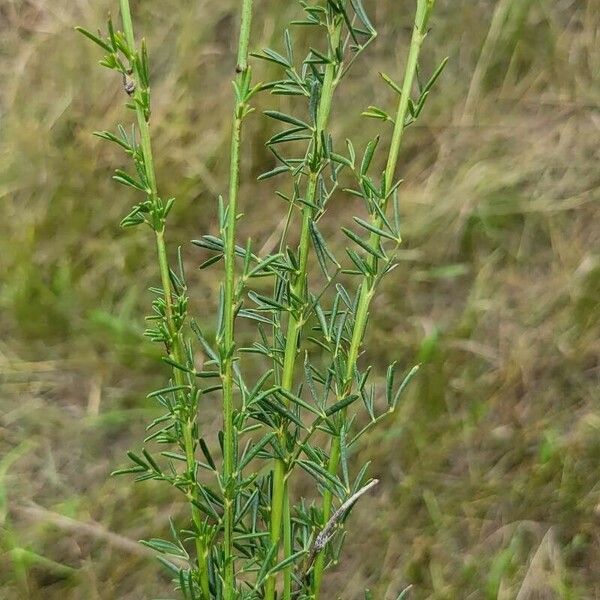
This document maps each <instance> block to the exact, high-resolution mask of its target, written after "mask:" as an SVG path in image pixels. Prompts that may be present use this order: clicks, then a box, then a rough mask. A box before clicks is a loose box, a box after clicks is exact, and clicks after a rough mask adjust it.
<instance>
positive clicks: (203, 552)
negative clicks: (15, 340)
mask: <svg viewBox="0 0 600 600" xmlns="http://www.w3.org/2000/svg"><path fill="white" fill-rule="evenodd" d="M120 6H121V18H122V22H123V29H124V33H125V37H126V40H127V44H128V46H129V47H130V48H131V49H134V48H135V36H134V32H133V22H132V19H131V10H130V7H129V0H120ZM134 69H135V70H136V72H135V76H136V79H137V82H138V84H139V82H140V81H141V78H140V74H139V72H137V63H135V64H134ZM136 93H139V90H137V91H136ZM135 111H136V116H137V121H138V127H139V130H140V142H141V148H142V154H143V157H144V166H145V171H146V177H147V179H148V183H149V185H150V199H151V201H152V204H153V205H156V203H157V202H158V190H157V185H156V173H155V170H154V160H153V156H152V144H151V140H150V127H149V125H148V122H147V120H146V116H145V115H144V111H143V109H142V108H141V106H140V105H139V104H137V103H136V107H135ZM155 235H156V250H157V254H158V262H159V269H160V279H161V284H162V289H163V295H164V300H165V320H166V325H167V329H168V331H169V337H170V343H169V345H168V353H169V356H170V357H171V358H172V359H173V360H174V361H175V362H177V363H178V364H184V362H185V351H184V344H183V340H182V337H181V333H180V331H179V330H178V328H177V326H176V324H175V319H174V310H173V290H172V286H171V276H170V269H169V260H168V256H167V247H166V243H165V237H164V223H162V225H161V227H160V228H159V229H156V230H155ZM173 378H174V380H175V382H176V384H177V385H178V386H184V385H185V383H186V382H185V377H184V374H183V372H182V371H181V370H180V369H176V368H173ZM182 398H183V399H184V401H185V396H182ZM195 418H196V416H195V414H187V418H186V422H185V423H184V441H183V445H184V449H185V454H186V466H187V469H188V473H189V475H190V479H191V482H192V483H191V486H190V489H189V490H188V491H187V496H188V498H189V500H190V506H191V513H192V520H193V522H194V525H195V527H196V528H197V529H198V534H200V532H201V525H202V517H201V514H200V511H199V510H198V508H197V507H196V505H195V503H194V501H195V500H196V499H197V490H196V459H195V456H194V450H195V442H194V439H193V429H194V423H195ZM196 553H197V556H196V561H197V565H198V573H199V578H200V587H201V589H202V594H203V595H204V597H205V598H206V600H208V599H209V597H210V590H209V583H208V570H207V564H206V560H207V557H208V551H207V547H206V540H205V539H204V537H203V536H201V535H198V536H197V537H196Z"/></svg>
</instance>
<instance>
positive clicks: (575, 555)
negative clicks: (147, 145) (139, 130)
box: [0, 0, 600, 600]
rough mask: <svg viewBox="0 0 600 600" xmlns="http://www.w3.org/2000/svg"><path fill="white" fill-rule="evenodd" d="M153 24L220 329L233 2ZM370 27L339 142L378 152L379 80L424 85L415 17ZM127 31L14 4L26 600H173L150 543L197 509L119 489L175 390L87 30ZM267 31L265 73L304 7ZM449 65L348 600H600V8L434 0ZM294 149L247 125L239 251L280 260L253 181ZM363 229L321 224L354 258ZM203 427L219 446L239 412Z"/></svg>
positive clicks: (396, 286) (271, 222)
mask: <svg viewBox="0 0 600 600" xmlns="http://www.w3.org/2000/svg"><path fill="white" fill-rule="evenodd" d="M133 4H134V7H135V9H136V21H137V30H138V33H141V32H142V31H143V32H144V34H145V35H146V36H147V38H148V43H149V48H150V54H151V64H152V80H153V93H154V106H153V128H154V146H155V155H156V161H157V168H158V179H159V182H160V187H161V188H162V190H163V191H164V194H165V195H169V196H171V195H172V196H176V197H177V199H178V201H177V204H176V208H175V209H174V211H173V213H172V219H171V228H170V241H171V242H172V244H182V245H183V248H184V253H185V257H186V262H187V264H188V265H189V268H188V271H189V278H190V287H191V290H192V309H193V312H194V314H195V315H196V316H197V317H198V319H199V320H200V321H201V322H204V321H205V320H206V322H207V323H210V322H212V320H210V314H211V311H212V310H213V308H214V304H215V292H216V289H217V285H218V283H219V277H220V270H219V268H218V266H217V267H215V268H213V269H211V270H208V271H203V272H202V273H200V272H199V271H198V269H197V268H195V267H196V266H197V265H199V264H200V262H201V258H202V257H201V256H200V254H199V252H198V250H197V249H195V248H194V247H193V246H191V245H190V244H189V240H191V239H192V238H197V237H199V236H200V235H202V234H204V233H209V232H213V233H214V231H215V198H216V196H217V195H218V194H219V193H223V192H225V191H226V185H227V169H228V164H227V160H226V157H227V156H228V144H229V116H230V111H231V102H232V101H231V85H230V81H231V79H232V70H233V65H234V58H233V57H234V49H235V38H236V23H237V3H236V2H235V1H234V0H162V1H161V2H150V1H146V2H134V3H133ZM365 6H366V7H367V8H368V9H370V14H371V16H372V20H373V22H374V23H375V25H376V27H377V29H378V31H379V34H380V35H379V38H378V40H377V42H376V44H375V45H374V46H373V47H372V49H371V51H370V52H368V53H366V54H365V55H364V56H363V58H362V59H361V60H360V62H359V63H358V64H357V65H356V68H354V69H353V71H352V73H351V76H350V77H349V78H348V79H347V80H346V81H345V83H344V84H343V86H342V87H341V88H340V89H339V92H338V96H337V100H336V108H335V111H334V115H333V126H332V127H333V131H334V133H335V135H336V137H337V138H339V139H343V138H344V137H347V136H350V137H352V138H353V140H354V141H355V143H356V144H357V145H363V144H364V143H365V142H366V140H367V139H368V137H369V136H370V135H373V134H374V132H375V130H376V128H377V127H378V125H377V123H373V122H368V121H367V120H365V119H364V118H363V117H361V116H360V113H361V111H362V110H364V109H365V108H366V106H367V105H369V104H376V105H380V106H385V107H390V106H392V97H391V95H390V94H389V93H388V88H387V87H386V86H385V85H384V84H383V83H382V82H381V80H380V79H379V77H378V75H377V72H378V71H385V72H387V73H389V74H392V75H394V76H396V77H397V78H399V77H400V74H401V72H402V67H403V64H404V60H405V57H406V51H407V45H408V38H409V34H410V25H411V19H412V16H413V12H414V2H412V1H410V0H365ZM109 10H112V11H113V13H114V14H116V13H117V2H116V1H112V2H111V1H109V0H93V1H92V0H53V1H50V0H0V80H1V81H2V85H1V89H0V197H1V198H2V203H1V205H0V274H1V281H2V284H1V287H0V329H1V331H2V335H1V341H0V598H2V599H25V598H44V599H53V598H61V599H63V600H67V599H84V598H85V599H107V600H108V599H113V598H119V599H132V600H133V599H142V598H156V597H173V596H174V594H173V592H171V584H170V582H169V580H168V578H167V576H166V575H165V573H164V572H162V571H161V568H160V567H159V566H158V564H157V563H156V562H155V560H154V559H153V557H152V556H151V555H149V554H147V553H146V552H145V551H144V550H143V548H141V547H140V546H138V545H137V544H136V543H135V542H136V540H138V539H140V538H143V537H145V536H153V535H161V534H163V533H164V532H165V531H166V530H167V528H168V516H169V515H170V514H175V515H177V514H184V510H185V507H183V506H182V505H181V504H180V503H179V498H178V497H176V496H175V495H174V494H172V493H171V490H170V489H168V487H163V486H161V485H154V484H151V483H144V484H133V482H132V481H131V480H127V479H119V480H117V481H115V480H113V479H110V478H109V476H108V475H109V473H110V471H111V470H112V469H114V468H116V467H118V466H120V465H122V464H123V463H124V462H125V461H124V454H125V451H126V450H127V449H129V448H130V447H137V446H139V444H140V440H141V439H142V437H143V432H144V426H145V423H147V422H148V421H149V420H151V419H152V418H153V417H155V416H156V415H157V414H158V413H157V408H156V406H154V405H153V404H151V402H150V401H148V400H146V399H145V394H146V393H147V391H148V390H150V389H154V387H156V386H159V385H160V382H161V381H163V380H164V378H165V376H166V373H163V372H162V371H161V369H160V368H159V367H158V366H157V362H156V360H157V354H156V352H157V349H156V348H154V347H153V346H152V345H151V344H150V343H149V342H147V341H145V340H144V338H143V337H142V332H143V329H144V321H143V315H144V314H146V311H147V310H148V304H149V302H150V294H149V292H148V291H147V288H148V287H149V286H150V285H153V284H155V282H156V278H157V273H156V267H155V260H154V248H153V245H152V243H151V239H150V237H149V232H148V231H145V230H144V229H141V228H138V229H135V230H129V231H125V232H124V231H122V230H119V228H118V221H119V219H120V218H121V217H122V216H124V215H125V214H126V213H127V212H128V210H129V207H130V205H131V200H132V197H131V196H130V195H129V193H128V191H127V190H126V189H125V188H122V187H117V186H116V184H114V183H113V182H112V181H111V174H112V171H113V169H114V168H117V167H121V166H122V165H123V162H124V157H123V156H122V155H121V154H120V153H119V152H118V151H115V150H114V149H113V148H111V147H110V145H109V144H105V143H102V142H100V141H99V140H97V139H96V138H94V137H92V135H91V132H92V131H94V130H98V129H114V127H115V125H116V123H118V122H124V123H129V122H130V121H131V116H132V115H131V114H129V113H128V112H127V111H125V109H124V108H123V101H124V95H123V91H122V82H121V81H119V79H118V77H117V76H115V75H114V74H113V73H111V72H108V71H105V70H102V69H100V68H99V67H98V66H97V60H98V59H99V55H98V52H97V51H96V48H94V47H92V45H91V44H89V43H87V42H86V41H85V40H84V39H83V38H82V37H81V36H79V35H77V34H76V33H75V32H74V31H73V27H74V26H75V25H83V26H85V27H87V28H89V29H91V30H95V29H96V28H97V27H98V26H103V23H104V21H105V18H106V14H107V12H108V11H109ZM256 12H257V17H256V19H255V26H254V32H253V49H255V50H258V49H260V48H261V47H263V46H266V45H269V46H271V47H273V48H276V49H277V48H281V33H282V27H283V24H284V23H285V22H286V21H287V20H289V19H291V18H294V17H296V16H297V15H298V14H299V8H298V5H297V4H296V3H295V2H283V3H282V2H279V3H274V2H270V1H267V0H257V7H256ZM445 56H449V57H450V61H449V65H448V68H447V70H446V72H445V74H444V75H443V77H442V79H441V81H440V83H439V86H438V87H437V89H436V91H435V92H434V93H433V94H432V96H431V99H430V101H429V103H428V105H427V106H426V109H425V111H424V116H423V118H422V120H421V121H420V123H419V124H418V126H415V127H413V128H411V129H409V130H408V131H407V135H406V138H405V139H406V144H405V145H404V148H403V151H402V156H401V176H402V177H403V178H404V179H405V183H404V185H403V188H402V189H403V192H402V206H403V215H404V230H403V231H404V239H405V241H406V245H405V251H404V253H403V255H402V261H401V264H400V266H399V268H398V269H396V270H395V271H394V272H393V273H392V274H391V275H390V276H389V277H388V279H387V280H386V282H385V284H384V286H383V289H382V290H381V293H380V295H379V297H378V299H377V301H376V316H375V318H374V319H373V321H372V327H371V331H370V334H369V341H368V360H370V361H372V362H373V363H374V366H375V369H376V371H377V372H378V374H379V376H380V377H383V376H384V375H385V368H386V365H387V364H388V363H389V362H391V361H393V360H398V361H399V362H400V364H401V365H402V366H403V367H410V366H411V365H412V364H414V363H416V362H421V363H422V364H423V368H422V369H421V372H420V375H419V377H418V379H417V381H416V382H415V383H414V384H413V385H412V388H411V390H410V392H409V393H408V394H407V395H406V397H405V399H404V402H403V404H402V406H401V407H400V410H399V411H398V413H397V414H396V415H395V416H394V417H393V419H391V420H389V421H387V422H385V424H384V426H383V427H381V428H379V429H378V430H376V431H374V432H373V433H372V434H371V436H370V437H369V438H368V439H367V440H366V441H365V442H364V443H363V445H362V447H361V448H360V450H359V451H358V452H359V454H360V459H364V460H366V458H367V457H370V458H372V459H373V463H372V473H373V475H375V476H378V477H380V478H381V480H382V483H381V485H380V486H379V488H378V489H377V493H376V494H373V495H372V496H371V497H369V498H367V499H364V501H361V502H362V503H361V505H360V506H358V507H357V508H356V510H355V512H354V513H353V515H352V517H351V520H350V525H351V526H350V533H349V537H348V543H347V546H346V551H345V561H344V563H343V564H342V565H341V566H340V567H339V568H338V569H337V570H336V571H335V572H333V573H332V574H331V575H330V577H329V583H328V592H327V595H326V597H327V598H338V597H340V598H343V599H344V600H352V599H359V598H362V597H363V596H362V594H363V591H362V590H364V588H365V587H371V589H372V590H373V593H374V597H375V598H377V599H379V598H382V599H386V600H387V599H395V598H396V594H398V592H399V591H400V590H401V589H403V588H404V587H405V586H406V585H409V584H412V586H413V588H412V595H411V598H415V599H421V598H436V599H462V598H470V599H485V600H487V599H496V598H498V599H513V598H517V599H519V600H524V599H533V598H542V599H545V598H550V599H552V598H569V599H571V598H573V599H579V598H585V599H593V598H600V481H599V479H600V403H599V400H600V398H599V386H598V373H599V372H598V359H599V353H600V344H599V325H600V311H599V306H598V302H599V298H600V256H599V248H600V244H599V241H600V240H599V238H600V227H599V223H598V220H597V215H598V199H599V194H598V186H599V184H600V170H599V168H598V164H599V161H600V151H599V148H600V145H599V143H598V142H599V134H600V108H599V100H600V1H599V0H497V1H496V0H439V1H438V6H437V9H436V14H435V17H434V20H433V26H432V30H431V33H430V36H429V37H428V39H427V42H426V45H425V50H424V53H423V71H424V72H430V71H431V70H432V69H433V68H435V66H436V65H437V64H438V63H439V61H440V60H441V59H442V58H443V57H445ZM274 75H276V71H275V70H273V69H271V68H270V67H269V66H268V65H263V64H257V65H256V66H255V77H256V78H257V79H263V80H266V79H268V78H269V77H273V76H274ZM280 102H281V100H279V99H277V98H272V97H269V96H263V97H262V98H261V99H260V100H259V101H258V105H259V108H260V109H265V108H267V107H268V108H274V107H279V108H285V106H286V105H282V104H280ZM273 127H274V125H273V124H272V123H269V122H267V120H266V119H263V118H260V115H259V114H255V116H254V117H252V118H250V119H249V120H248V128H247V134H246V143H245V150H244V157H243V181H244V183H243V189H242V205H243V209H244V212H245V213H246V215H247V217H246V219H245V220H244V222H243V226H242V230H241V231H240V237H241V239H245V237H247V236H252V237H253V238H254V239H255V240H256V243H257V244H259V245H260V244H263V243H265V242H266V241H268V238H269V236H270V235H271V234H272V232H273V231H274V230H275V229H276V228H277V227H278V225H279V223H280V219H281V215H282V211H283V209H284V207H283V205H282V203H281V201H280V200H279V199H278V198H277V197H276V196H275V195H274V193H273V191H274V189H275V187H274V186H275V185H277V184H278V182H277V181H276V180H269V182H267V183H261V184H259V185H257V184H256V183H255V180H256V176H257V175H258V174H259V173H261V172H262V171H264V170H267V169H269V168H270V167H271V166H272V161H271V158H269V156H268V154H267V153H266V152H265V148H264V144H263V142H264V140H266V139H267V138H268V137H269V135H270V134H271V133H272V132H273ZM386 135H387V136H388V137H386ZM383 139H384V140H385V141H386V143H387V140H388V139H389V132H387V131H385V130H384V136H383ZM382 154H383V153H382ZM380 160H382V156H380ZM349 202H352V201H351V200H349V199H348V198H344V197H343V195H341V196H339V197H338V199H337V201H336V203H335V206H333V207H332V211H331V214H330V215H329V216H328V217H327V219H326V221H325V224H324V225H323V228H324V230H325V232H326V233H328V234H329V235H330V236H333V239H334V240H337V242H334V245H335V244H336V243H337V244H339V245H340V246H341V245H342V244H343V240H342V238H341V236H340V234H339V233H338V228H339V224H340V221H343V220H344V219H349V218H350V217H349V215H350V214H351V210H349V208H348V206H347V203H349ZM365 360H367V359H365ZM153 386H154V387H153ZM203 421H204V422H205V423H206V426H207V427H208V428H217V427H218V407H210V406H208V407H205V408H204V413H203Z"/></svg>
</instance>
